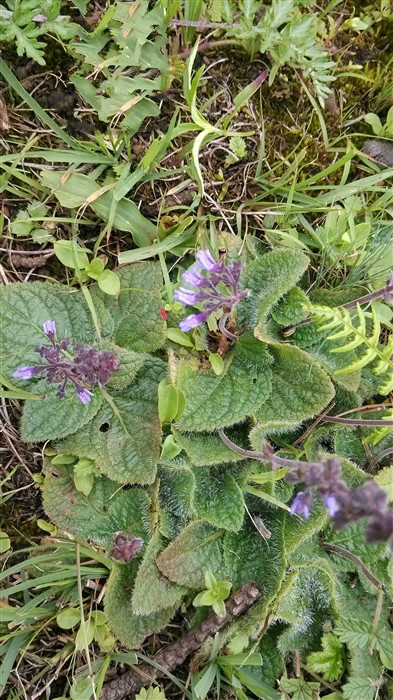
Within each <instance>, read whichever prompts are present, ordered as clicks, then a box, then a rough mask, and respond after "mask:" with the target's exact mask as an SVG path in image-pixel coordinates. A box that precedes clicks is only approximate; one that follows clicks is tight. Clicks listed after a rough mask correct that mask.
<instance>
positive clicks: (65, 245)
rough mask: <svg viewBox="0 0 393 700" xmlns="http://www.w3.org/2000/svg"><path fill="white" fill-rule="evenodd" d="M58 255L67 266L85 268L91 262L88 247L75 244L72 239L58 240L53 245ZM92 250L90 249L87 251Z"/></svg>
mask: <svg viewBox="0 0 393 700" xmlns="http://www.w3.org/2000/svg"><path fill="white" fill-rule="evenodd" d="M53 250H54V251H55V255H56V257H57V258H58V259H59V260H60V262H61V263H63V265H65V267H70V268H72V269H74V270H75V269H76V268H78V267H79V268H80V269H81V270H84V269H85V268H86V267H87V266H88V264H89V258H88V256H87V254H86V250H87V249H86V248H81V246H79V245H75V246H74V244H73V242H72V241H56V243H55V244H54V246H53ZM87 252H90V251H87Z"/></svg>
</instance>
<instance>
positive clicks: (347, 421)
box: [322, 416, 393, 428]
mask: <svg viewBox="0 0 393 700" xmlns="http://www.w3.org/2000/svg"><path fill="white" fill-rule="evenodd" d="M322 422H323V423H342V424H343V425H360V426H362V425H364V426H366V427H368V426H374V425H375V426H377V427H379V428H384V427H385V426H388V425H393V420H369V419H368V418H363V419H361V418H359V420H356V418H337V416H324V417H323V418H322Z"/></svg>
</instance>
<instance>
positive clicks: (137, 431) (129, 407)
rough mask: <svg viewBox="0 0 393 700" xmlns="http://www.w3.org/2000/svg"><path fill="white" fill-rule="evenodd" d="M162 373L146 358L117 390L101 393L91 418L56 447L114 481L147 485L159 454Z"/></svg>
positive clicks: (155, 361) (160, 366)
mask: <svg viewBox="0 0 393 700" xmlns="http://www.w3.org/2000/svg"><path fill="white" fill-rule="evenodd" d="M163 376H164V365H163V363H162V362H161V360H159V359H157V358H152V357H146V360H145V363H144V365H143V367H142V369H141V370H140V372H139V373H138V375H137V376H136V378H135V380H134V382H133V383H132V384H131V385H130V386H129V387H128V388H127V389H123V390H122V391H118V392H112V393H111V394H109V393H105V401H104V403H103V405H102V407H101V409H100V410H99V411H98V413H97V415H96V416H95V417H94V419H93V420H92V421H91V422H90V423H89V424H87V425H86V426H85V427H84V428H82V429H81V430H79V431H78V432H77V433H75V434H74V435H72V436H70V437H69V438H67V439H66V440H65V441H64V442H63V443H61V445H59V449H60V451H61V452H69V453H71V454H74V455H76V456H78V457H90V458H91V459H94V460H95V463H96V466H97V467H98V469H99V470H100V471H101V473H102V474H105V475H106V476H108V477H109V478H111V479H113V480H114V481H120V482H122V483H124V482H125V483H133V484H135V483H137V484H151V483H152V482H153V481H154V479H155V473H156V466H157V462H158V459H159V455H160V447H161V428H160V423H159V420H158V409H157V386H158V382H159V381H160V379H162V377H163Z"/></svg>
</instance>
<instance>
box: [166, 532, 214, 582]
mask: <svg viewBox="0 0 393 700" xmlns="http://www.w3.org/2000/svg"><path fill="white" fill-rule="evenodd" d="M221 538H222V530H217V529H216V528H215V527H213V526H211V525H208V524H207V523H204V522H202V521H201V520H196V521H195V522H193V523H191V524H190V525H189V526H188V527H186V529H185V530H184V531H183V532H182V533H181V535H179V537H177V538H176V539H175V540H174V541H173V542H171V544H170V545H168V547H167V548H166V549H165V550H164V551H163V552H162V553H161V554H160V555H159V557H158V558H157V566H158V568H159V569H160V571H161V572H162V573H163V574H164V576H166V577H167V578H169V579H170V580H171V581H175V582H176V583H179V584H180V585H183V586H189V587H191V588H203V587H204V572H205V571H212V572H214V575H215V576H216V578H223V574H224V567H223V560H222V553H221Z"/></svg>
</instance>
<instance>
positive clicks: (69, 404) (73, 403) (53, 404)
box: [21, 379, 102, 457]
mask: <svg viewBox="0 0 393 700" xmlns="http://www.w3.org/2000/svg"><path fill="white" fill-rule="evenodd" d="M34 390H35V391H37V392H39V393H41V394H45V399H44V401H30V400H29V401H25V405H24V407H23V414H22V421H21V438H22V440H23V441H24V442H44V441H45V440H57V439H60V438H63V437H66V436H67V435H70V434H71V433H75V432H76V431H77V430H78V428H80V426H83V425H86V423H88V422H89V421H91V420H92V418H94V416H95V415H96V413H97V412H98V411H99V409H100V406H102V392H101V390H100V389H98V388H96V389H94V392H93V393H94V396H93V397H92V399H91V401H90V403H88V404H85V405H84V404H82V403H81V402H80V401H79V399H78V397H77V395H76V393H75V389H74V387H73V386H72V385H70V384H69V385H68V386H67V389H66V395H65V398H64V399H59V397H58V396H57V385H54V384H47V383H46V382H45V380H44V379H41V380H40V381H38V382H35V383H34ZM83 456H84V457H89V456H90V455H88V454H86V455H83Z"/></svg>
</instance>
